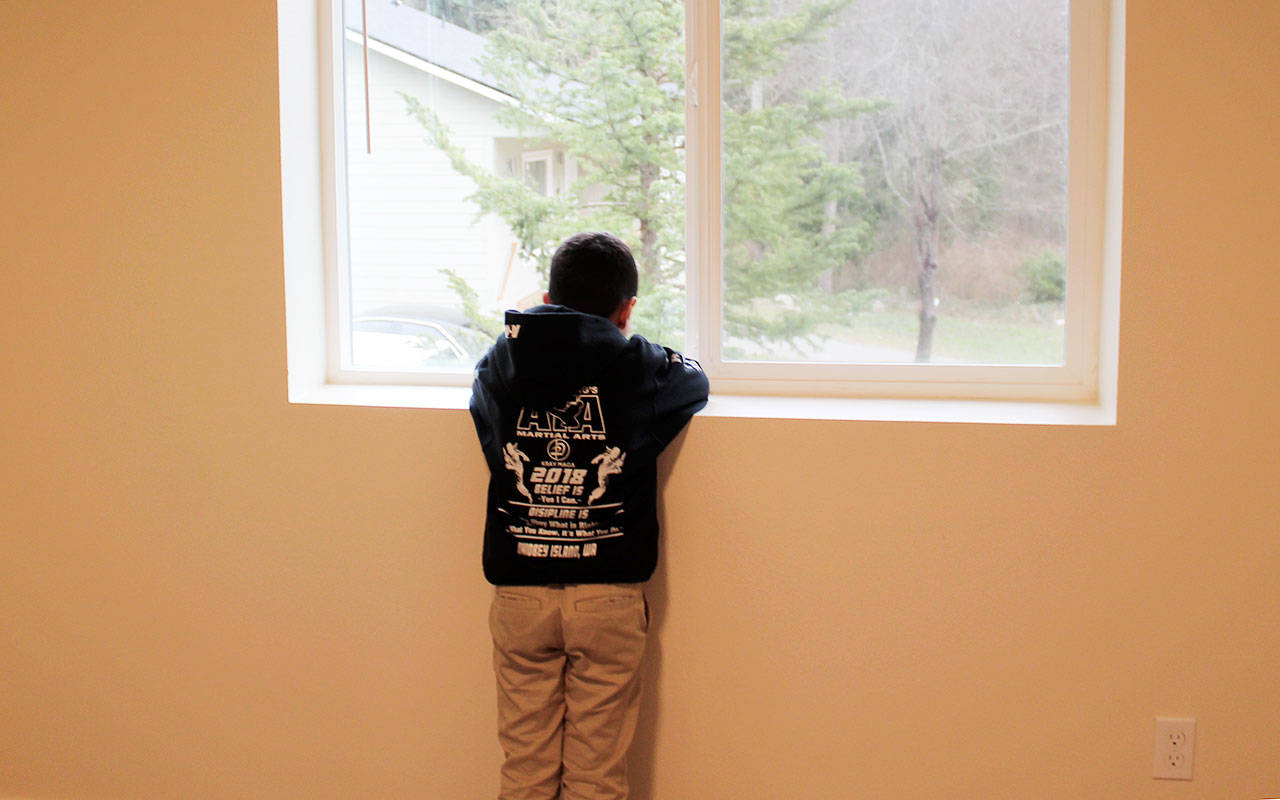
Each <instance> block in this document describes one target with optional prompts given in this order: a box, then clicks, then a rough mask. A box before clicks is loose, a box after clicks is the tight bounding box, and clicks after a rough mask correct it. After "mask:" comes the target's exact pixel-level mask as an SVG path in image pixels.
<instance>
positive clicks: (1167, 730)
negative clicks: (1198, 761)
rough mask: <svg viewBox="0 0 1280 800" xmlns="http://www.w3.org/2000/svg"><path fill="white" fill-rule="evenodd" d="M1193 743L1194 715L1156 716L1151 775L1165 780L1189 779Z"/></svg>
mask: <svg viewBox="0 0 1280 800" xmlns="http://www.w3.org/2000/svg"><path fill="white" fill-rule="evenodd" d="M1195 744H1196V721H1195V718H1194V717H1156V747H1155V752H1156V757H1155V767H1154V771H1153V772H1152V775H1153V776H1154V777H1156V778H1163V779H1166V780H1175V781H1189V780H1191V767H1192V764H1193V763H1194V761H1195Z"/></svg>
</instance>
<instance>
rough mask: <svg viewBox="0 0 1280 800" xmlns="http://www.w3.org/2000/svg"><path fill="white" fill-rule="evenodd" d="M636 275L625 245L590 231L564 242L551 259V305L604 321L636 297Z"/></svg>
mask: <svg viewBox="0 0 1280 800" xmlns="http://www.w3.org/2000/svg"><path fill="white" fill-rule="evenodd" d="M639 286H640V275H639V273H638V272H637V271H636V260H635V258H633V257H632V255H631V248H629V247H627V243H626V242H624V241H622V240H621V239H619V238H618V237H617V236H614V235H613V234H611V233H603V232H600V231H592V232H589V233H579V234H576V235H574V236H570V237H569V238H568V239H565V240H564V242H562V243H561V244H560V246H559V247H557V248H556V252H555V255H553V256H551V281H550V286H548V291H547V294H549V295H550V297H551V302H552V303H555V304H557V305H562V306H567V307H569V308H572V309H573V310H574V311H581V312H582V313H584V314H598V315H599V316H602V317H608V316H610V315H611V314H613V312H615V311H617V310H618V308H619V307H620V306H621V305H622V304H623V303H625V302H626V301H628V300H630V299H631V298H633V297H635V296H636V290H637V289H638V288H639Z"/></svg>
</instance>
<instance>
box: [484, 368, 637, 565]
mask: <svg viewBox="0 0 1280 800" xmlns="http://www.w3.org/2000/svg"><path fill="white" fill-rule="evenodd" d="M607 435H608V429H607V428H606V427H605V420H604V412H603V410H602V409H601V406H600V394H599V389H598V388H597V387H595V386H584V387H582V388H581V389H579V390H578V393H577V394H576V395H574V396H573V397H572V398H571V399H570V400H569V401H568V402H567V403H565V404H564V405H563V406H560V407H559V408H555V409H531V408H522V409H520V416H519V417H518V419H517V421H516V434H515V438H516V440H515V441H514V442H508V443H507V444H506V445H505V446H504V447H503V451H502V456H503V462H504V463H505V465H506V468H507V470H508V471H509V472H510V473H511V474H512V477H513V479H514V485H515V493H513V494H510V495H508V497H507V498H506V499H505V501H504V502H503V503H502V505H501V506H500V507H499V510H500V511H502V513H504V514H505V515H507V517H508V518H509V521H508V523H507V525H506V530H507V532H508V533H510V534H511V536H512V538H513V539H515V542H516V552H517V553H518V554H519V555H522V556H529V557H531V558H591V557H593V556H595V555H597V554H598V553H599V547H600V546H599V543H600V541H601V540H604V539H613V538H617V537H620V536H622V535H623V527H622V524H621V520H619V519H618V517H619V516H620V515H621V514H622V513H623V511H622V503H621V502H610V501H611V500H613V499H614V498H611V497H610V495H609V479H610V478H612V477H613V476H615V475H619V474H621V473H622V468H623V466H624V464H625V463H626V460H627V454H626V453H625V452H623V451H622V448H620V447H616V446H612V445H609V444H608V442H607V441H606V437H607Z"/></svg>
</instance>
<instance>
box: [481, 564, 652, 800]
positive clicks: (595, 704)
mask: <svg viewBox="0 0 1280 800" xmlns="http://www.w3.org/2000/svg"><path fill="white" fill-rule="evenodd" d="M648 625H649V623H648V608H647V606H646V604H645V600H644V591H643V588H642V586H641V585H640V584H567V585H559V584H557V585H552V586H499V587H497V589H496V590H495V592H494V597H493V605H492V607H491V609H490V612H489V629H490V631H491V632H492V634H493V669H494V673H495V674H496V675H497V679H498V740H499V742H500V743H501V745H502V751H503V753H504V754H505V756H506V758H505V760H504V762H503V764H502V790H501V793H500V794H499V796H498V797H499V800H625V798H626V797H627V768H626V759H627V750H628V748H630V746H631V739H632V737H633V736H634V734H635V729H636V718H637V716H638V714H639V710H640V707H639V696H640V662H641V659H642V657H643V655H644V641H645V632H646V630H647V628H648Z"/></svg>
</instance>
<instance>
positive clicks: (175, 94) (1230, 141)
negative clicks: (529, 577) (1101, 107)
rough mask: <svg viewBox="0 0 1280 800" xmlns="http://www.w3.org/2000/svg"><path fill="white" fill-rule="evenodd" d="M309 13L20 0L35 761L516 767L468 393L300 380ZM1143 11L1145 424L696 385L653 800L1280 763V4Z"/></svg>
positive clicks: (337, 787)
mask: <svg viewBox="0 0 1280 800" xmlns="http://www.w3.org/2000/svg"><path fill="white" fill-rule="evenodd" d="M274 22H275V20H274V4H272V3H262V2H250V1H249V0H228V2H223V3H216V4H202V3H192V2H148V3H140V2H135V3H119V2H110V3H105V2H104V3H47V2H46V3H36V2H33V1H31V2H22V1H21V0H20V1H19V2H17V3H4V4H0V75H3V83H2V84H0V100H2V102H0V108H3V115H2V116H0V134H2V135H0V153H2V155H0V158H2V159H3V169H0V181H2V184H3V191H2V192H0V220H2V221H3V222H2V223H0V263H2V264H3V272H2V273H0V280H2V283H0V342H2V343H3V348H0V374H3V376H4V388H3V390H0V411H2V412H3V425H2V426H0V453H3V458H2V459H0V796H15V797H76V798H81V797H113V798H114V797H119V798H125V797H129V798H161V797H173V798H206V797H210V798H211V797H262V798H278V797H307V798H324V797H332V798H350V797H397V798H428V799H429V800H471V799H472V798H475V799H477V800H478V799H479V798H485V797H492V796H493V795H494V793H495V788H496V767H497V763H498V749H497V745H496V742H495V740H494V736H493V732H492V724H493V718H494V700H493V690H492V687H491V686H490V676H489V673H488V649H487V647H488V646H487V639H486V636H487V634H486V631H485V616H486V602H487V591H486V589H487V587H486V585H485V584H484V583H483V580H482V578H481V576H480V572H479V563H478V562H479V535H480V521H481V501H482V491H483V477H484V476H483V466H482V463H481V460H480V458H479V455H478V454H477V452H476V447H475V445H474V443H473V441H472V433H471V430H470V424H469V421H468V419H467V417H466V415H465V414H464V413H463V412H453V411H450V412H445V411H412V410H392V409H375V408H342V407H318V406H291V405H289V404H288V403H287V402H286V401H285V356H284V311H283V309H284V302H283V282H282V270H281V244H280V233H279V231H280V211H279V208H278V198H279V177H278V175H279V173H278V162H277V157H278V145H277V141H278V140H277V116H276V113H277V112H276V72H275V27H274ZM1128 30H1129V60H1128V98H1129V104H1128V114H1127V126H1128V127H1127V142H1126V149H1127V165H1126V174H1125V229H1124V278H1123V281H1124V291H1123V301H1122V302H1123V305H1122V317H1123V322H1122V331H1121V343H1120V344H1121V369H1120V412H1119V417H1120V423H1119V425H1118V426H1116V427H1115V428H1049V427H1025V426H976V425H930V424H889V423H847V422H786V421H746V420H728V419H710V418H706V419H699V420H697V421H695V422H694V423H693V425H692V427H691V429H690V430H689V432H688V435H687V436H686V437H685V439H684V440H683V442H682V445H681V450H680V453H679V458H678V459H677V460H676V461H675V462H674V466H673V467H672V466H671V463H672V462H668V466H669V481H668V492H667V496H666V502H665V517H666V521H667V539H666V542H667V547H666V554H665V561H664V566H663V567H662V569H661V571H660V572H659V574H658V576H657V577H656V579H655V581H654V582H653V585H652V586H651V590H652V593H653V595H654V596H655V605H656V608H657V618H656V620H655V628H656V630H657V634H658V635H657V637H656V645H655V658H654V660H653V665H652V670H651V675H650V679H651V680H650V689H651V690H650V693H649V695H648V700H647V707H646V713H647V714H648V719H647V722H646V727H645V729H644V731H643V732H642V736H641V741H640V744H639V748H638V755H639V758H638V759H637V767H638V773H639V774H638V776H637V779H636V782H637V785H638V787H639V791H638V795H639V796H640V797H641V798H660V799H661V800H682V799H684V798H696V800H773V799H774V798H779V799H781V800H789V799H790V798H815V799H816V800H828V799H831V800H843V799H844V798H853V797H858V798H892V799H893V800H899V799H901V798H934V797H947V798H951V800H989V798H1020V799H1021V798H1090V799H1092V798H1114V799H1115V800H1133V799H1134V798H1233V799H1234V798H1258V797H1276V796H1280V736H1277V730H1280V689H1277V687H1278V686H1280V677H1278V676H1280V581H1278V580H1277V574H1276V572H1277V570H1276V567H1277V565H1280V499H1278V498H1280V456H1278V453H1280V437H1278V436H1277V433H1276V427H1277V426H1276V417H1275V414H1276V407H1277V390H1278V389H1280V383H1278V381H1277V375H1276V367H1277V357H1276V348H1277V347H1278V346H1280V316H1278V315H1277V313H1276V303H1277V299H1276V298H1277V297H1280V279H1278V278H1277V256H1276V254H1277V252H1280V237H1278V234H1277V229H1278V228H1280V225H1278V224H1277V221H1278V219H1280V218H1278V217H1277V207H1278V206H1280V203H1277V192H1276V189H1275V186H1276V184H1277V182H1280V165H1278V164H1277V146H1276V142H1277V141H1280V126H1278V124H1277V117H1276V112H1275V109H1276V107H1277V104H1278V103H1280V96H1278V92H1277V86H1278V82H1280V79H1278V78H1277V75H1280V56H1278V55H1277V53H1278V52H1280V51H1277V50H1276V48H1275V42H1276V41H1280V7H1278V6H1277V5H1276V4H1275V3H1274V2H1270V0H1253V1H1252V2H1248V1H1246V0H1236V1H1235V2H1228V3H1200V2H1192V1H1191V0H1130V14H1129V29H1128ZM1170 713H1173V714H1189V715H1194V716H1196V717H1198V718H1199V722H1200V727H1199V729H1198V735H1199V740H1198V745H1197V747H1198V750H1197V753H1196V758H1197V762H1196V780H1195V781H1194V782H1193V783H1190V784H1186V783H1170V782H1158V781H1153V780H1152V779H1151V778H1150V777H1149V775H1150V769H1151V758H1152V755H1151V749H1152V738H1153V732H1152V729H1153V717H1155V716H1156V715H1157V714H1170Z"/></svg>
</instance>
